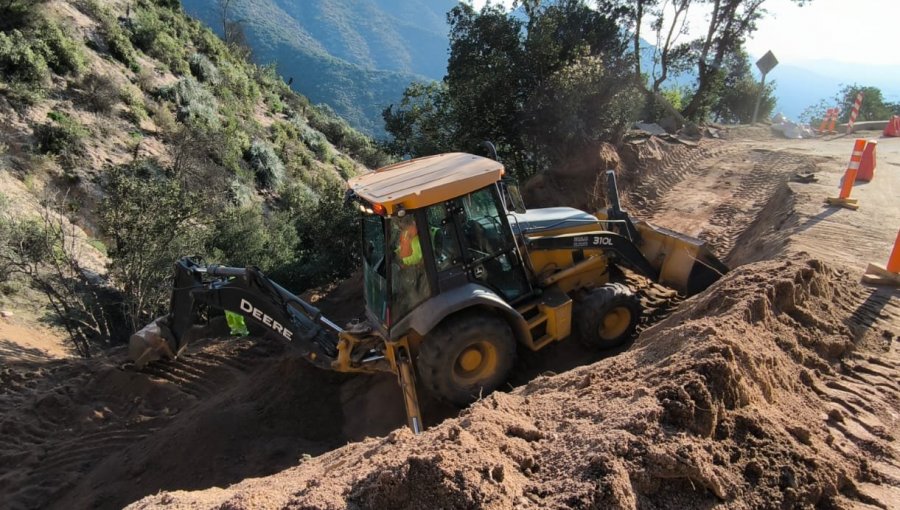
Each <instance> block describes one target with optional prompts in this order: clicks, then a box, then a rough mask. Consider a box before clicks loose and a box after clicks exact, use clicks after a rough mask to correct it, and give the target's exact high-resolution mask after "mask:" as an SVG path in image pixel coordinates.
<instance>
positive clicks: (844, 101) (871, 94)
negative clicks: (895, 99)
mask: <svg viewBox="0 0 900 510" xmlns="http://www.w3.org/2000/svg"><path fill="white" fill-rule="evenodd" d="M860 92H862V93H863V100H862V104H861V105H860V107H859V115H858V116H857V117H856V120H857V121H864V120H887V119H890V118H891V116H892V115H900V103H886V102H885V101H884V96H883V95H882V94H881V89H879V88H877V87H864V86H860V85H856V84H853V85H844V86H843V87H842V88H841V91H840V92H839V93H838V95H837V97H836V98H835V102H836V103H837V104H838V105H839V107H840V109H841V116H840V120H841V122H849V121H850V111H851V110H852V109H853V104H854V103H855V102H856V96H857V94H859V93H860Z"/></svg>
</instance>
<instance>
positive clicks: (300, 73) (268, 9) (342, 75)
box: [182, 0, 456, 137]
mask: <svg viewBox="0 0 900 510" xmlns="http://www.w3.org/2000/svg"><path fill="white" fill-rule="evenodd" d="M182 3H183V5H184V8H185V11H187V12H188V13H189V14H190V15H192V16H194V17H196V18H198V19H200V20H202V21H203V22H205V23H207V24H208V25H209V26H210V27H212V28H213V29H214V30H215V31H216V32H217V33H219V34H220V35H221V33H222V19H221V11H220V9H219V4H218V2H217V0H183V2H182ZM454 5H456V1H454V0H304V1H294V0H236V1H234V2H232V7H231V12H230V13H229V18H230V19H231V20H233V21H240V22H241V24H242V25H243V27H244V31H245V33H246V36H247V40H248V42H249V45H250V46H251V47H252V49H253V54H254V60H256V61H257V62H259V63H275V64H276V66H277V69H278V72H279V74H281V75H282V76H284V77H285V79H286V80H290V79H293V82H292V87H293V88H294V89H295V90H297V91H299V92H302V93H303V94H304V95H306V96H307V97H309V99H310V100H312V101H313V102H315V103H324V104H327V105H329V106H330V107H332V108H333V109H334V110H335V111H336V112H337V113H338V114H339V115H340V116H341V117H343V118H344V119H346V120H347V121H348V122H350V123H351V124H352V125H353V126H354V127H357V128H358V129H361V130H363V131H365V132H367V133H369V134H370V135H373V136H376V137H383V136H384V126H383V123H382V121H381V111H382V110H383V109H384V108H385V107H386V106H388V105H389V104H391V103H395V102H397V101H398V100H399V99H400V97H401V96H402V93H403V90H404V89H405V88H406V86H407V85H408V84H409V83H410V82H412V81H414V80H439V79H441V78H443V76H444V72H445V70H446V66H447V51H448V50H447V46H448V27H447V22H446V13H447V11H449V10H450V9H451V8H452V7H453V6H454Z"/></svg>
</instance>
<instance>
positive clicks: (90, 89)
mask: <svg viewBox="0 0 900 510" xmlns="http://www.w3.org/2000/svg"><path fill="white" fill-rule="evenodd" d="M80 88H81V95H82V99H83V100H84V101H85V103H86V104H87V106H88V109H89V110H91V111H92V112H95V113H104V114H106V113H109V112H111V111H112V110H113V107H115V106H116V104H118V102H119V86H118V85H117V84H116V82H115V81H113V80H112V79H110V78H109V77H107V76H102V75H99V74H96V73H91V74H89V75H87V76H85V77H84V79H82V80H81V84H80Z"/></svg>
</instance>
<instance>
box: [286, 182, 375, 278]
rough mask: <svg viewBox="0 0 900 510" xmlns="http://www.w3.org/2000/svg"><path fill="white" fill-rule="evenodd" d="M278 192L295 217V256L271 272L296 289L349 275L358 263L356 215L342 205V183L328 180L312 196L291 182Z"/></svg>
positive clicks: (358, 242)
mask: <svg viewBox="0 0 900 510" xmlns="http://www.w3.org/2000/svg"><path fill="white" fill-rule="evenodd" d="M282 196H283V197H284V201H285V206H286V208H287V210H289V211H290V213H291V214H292V215H293V217H294V218H295V221H294V227H295V228H296V229H297V236H298V239H299V243H298V244H297V251H296V253H297V260H296V262H295V263H294V264H291V265H290V266H286V267H285V268H284V269H282V270H280V271H277V272H275V273H273V275H272V276H273V277H274V278H277V279H278V281H279V282H282V285H285V286H287V287H289V288H292V289H297V290H299V289H307V288H310V287H314V286H316V285H322V284H324V283H328V282H331V281H334V280H335V279H337V278H343V277H346V276H349V274H350V273H351V272H352V271H353V270H355V269H356V268H357V267H358V266H359V254H360V248H359V245H360V239H359V235H358V231H359V222H358V219H359V218H358V216H357V212H356V210H355V209H353V208H352V207H345V206H344V188H343V186H342V185H340V184H338V183H334V184H330V185H328V186H327V187H326V188H324V189H323V190H321V192H320V195H318V196H316V195H315V194H313V193H311V192H310V190H309V188H307V187H305V186H303V185H301V184H298V183H292V184H291V185H290V186H288V187H287V188H286V189H285V190H284V191H283V192H282Z"/></svg>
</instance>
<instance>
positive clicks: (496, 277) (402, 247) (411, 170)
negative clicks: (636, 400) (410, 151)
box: [350, 153, 532, 332]
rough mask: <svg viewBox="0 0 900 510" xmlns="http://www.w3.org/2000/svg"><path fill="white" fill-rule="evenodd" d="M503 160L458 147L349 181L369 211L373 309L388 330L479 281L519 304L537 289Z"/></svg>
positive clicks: (367, 257)
mask: <svg viewBox="0 0 900 510" xmlns="http://www.w3.org/2000/svg"><path fill="white" fill-rule="evenodd" d="M502 175H503V166H502V165H501V164H500V163H498V162H496V161H493V160H490V159H487V158H482V157H479V156H474V155H471V154H462V153H452V154H442V155H439V156H431V157H426V158H419V159H415V160H411V161H404V162H401V163H398V164H396V165H391V166H389V167H385V168H383V169H380V170H378V171H376V172H373V173H369V174H366V175H363V176H359V177H355V178H353V179H351V180H350V188H351V194H352V195H353V197H354V199H355V200H356V202H357V204H358V206H359V208H360V209H361V210H362V211H363V213H364V214H363V217H362V236H363V275H364V282H365V298H366V312H367V315H368V316H369V319H370V321H372V322H373V323H375V324H377V325H379V326H380V327H381V328H383V329H384V330H385V332H388V331H389V330H390V328H391V326H392V325H394V324H396V323H397V322H398V321H400V320H401V319H403V318H404V317H406V316H407V315H409V314H410V313H411V312H413V311H414V310H415V309H416V308H417V307H419V306H420V305H421V304H423V303H424V302H425V301H426V300H428V299H430V298H432V297H435V296H437V295H439V294H441V293H444V292H447V291H449V290H452V289H455V288H457V287H460V286H462V285H466V284H469V283H475V284H477V285H479V286H482V287H484V288H486V289H489V290H490V291H492V292H494V293H496V294H497V295H498V296H500V297H501V298H502V299H503V300H504V301H506V302H509V303H514V302H516V301H518V300H520V299H523V298H525V297H527V296H528V295H530V293H531V290H532V289H531V286H530V283H529V281H530V280H529V278H528V275H527V274H526V272H525V271H526V269H525V264H524V262H523V258H522V254H521V253H520V251H519V249H518V245H517V244H516V239H514V237H513V234H512V232H513V230H512V228H511V226H510V224H509V220H508V217H507V213H506V208H505V205H504V198H503V196H502V193H503V191H502V189H501V186H499V185H498V182H499V181H500V179H501V177H502Z"/></svg>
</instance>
